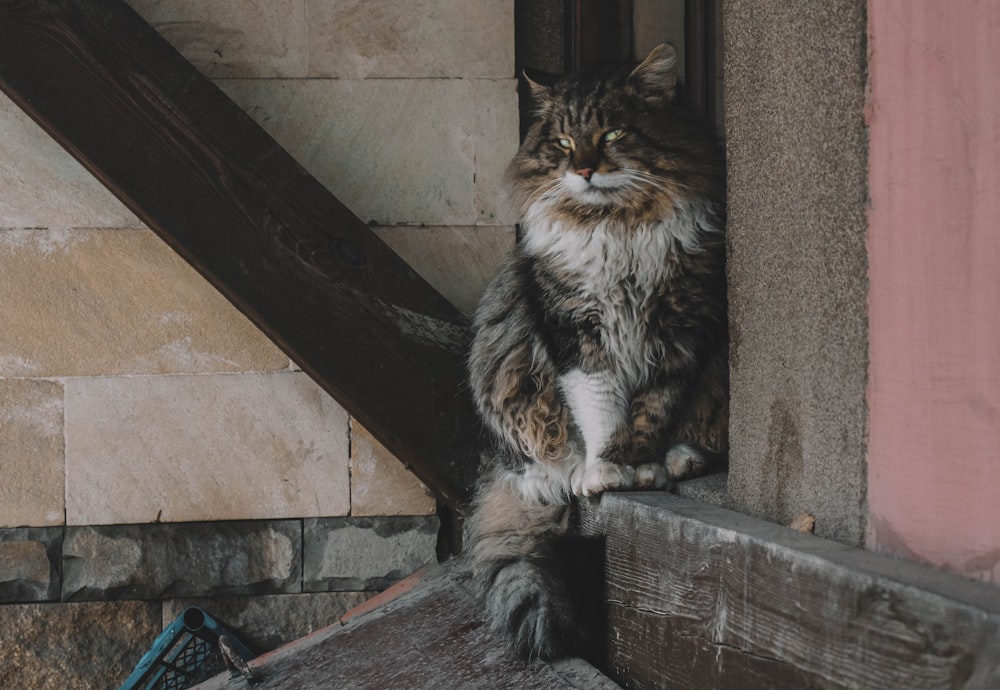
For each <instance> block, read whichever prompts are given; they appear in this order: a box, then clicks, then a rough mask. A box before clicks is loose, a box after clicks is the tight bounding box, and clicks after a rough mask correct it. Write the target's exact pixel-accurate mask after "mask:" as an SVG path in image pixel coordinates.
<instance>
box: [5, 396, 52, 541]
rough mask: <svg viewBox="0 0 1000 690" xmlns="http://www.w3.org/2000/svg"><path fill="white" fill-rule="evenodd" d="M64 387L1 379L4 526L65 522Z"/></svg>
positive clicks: (45, 524)
mask: <svg viewBox="0 0 1000 690" xmlns="http://www.w3.org/2000/svg"><path fill="white" fill-rule="evenodd" d="M63 473H64V465H63V389H62V386H61V385H60V384H58V383H56V382H54V381H31V380H21V381H16V380H0V477H3V480H2V481H0V527H19V526H32V527H42V526H47V525H61V524H63V522H64V519H63V516H64V500H63V495H64V493H63Z"/></svg>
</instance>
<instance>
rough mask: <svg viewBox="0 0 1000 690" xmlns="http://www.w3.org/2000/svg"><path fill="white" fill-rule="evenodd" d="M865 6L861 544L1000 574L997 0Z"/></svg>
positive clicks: (874, 1)
mask: <svg viewBox="0 0 1000 690" xmlns="http://www.w3.org/2000/svg"><path fill="white" fill-rule="evenodd" d="M868 12H869V19H868V21H869V39H870V53H871V60H870V70H871V94H870V102H869V112H868V118H869V125H870V128H871V129H870V135H871V139H870V173H869V175H870V178H869V180H870V185H871V210H870V214H869V234H868V245H869V246H868V250H869V258H870V300H871V302H870V324H869V328H870V356H871V362H870V380H869V391H868V397H869V405H870V412H869V414H870V420H869V421H870V425H869V429H870V436H869V446H868V506H869V513H870V519H869V527H868V532H869V533H868V545H869V547H870V548H873V549H876V550H878V551H882V552H887V553H892V554H895V555H899V556H903V557H905V558H910V559H913V560H918V561H924V562H929V563H932V564H935V565H937V566H939V567H942V568H944V569H945V570H949V571H952V572H957V573H960V574H963V575H966V576H969V577H974V578H978V579H982V580H986V581H990V582H994V583H997V584H1000V72H998V69H1000V2H998V1H997V0H978V1H977V0H951V1H950V2H943V1H939V2H913V0H869V3H868Z"/></svg>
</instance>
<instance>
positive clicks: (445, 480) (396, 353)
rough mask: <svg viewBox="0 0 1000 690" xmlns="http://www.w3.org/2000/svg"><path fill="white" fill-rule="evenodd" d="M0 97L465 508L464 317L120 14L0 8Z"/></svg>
mask: <svg viewBox="0 0 1000 690" xmlns="http://www.w3.org/2000/svg"><path fill="white" fill-rule="evenodd" d="M0 89H2V90H3V91H4V92H6V93H7V95H8V96H10V98H12V99H13V100H14V102H15V103H17V104H18V105H19V106H20V107H21V108H23V109H24V110H25V111H26V112H27V113H28V114H29V115H30V116H31V117H32V118H33V119H34V120H35V121H36V122H38V123H39V124H40V125H41V126H42V127H43V128H44V129H45V130H46V131H47V132H48V133H49V134H50V135H52V137H53V138H55V139H56V140H57V141H58V142H59V143H60V144H61V145H62V146H63V147H64V148H66V150H67V151H69V152H70V153H71V154H72V155H73V156H74V157H75V158H76V159H77V160H79V161H80V162H81V163H82V164H83V165H84V166H86V168H87V169H88V170H89V171H90V172H91V173H92V174H93V175H94V176H95V177H97V179H99V180H100V181H101V182H102V183H103V184H104V185H105V186H106V187H107V188H108V189H109V190H111V191H112V192H113V193H114V194H115V195H116V196H117V197H118V198H119V199H121V200H122V201H123V202H124V203H125V205H127V206H128V207H129V208H130V209H132V211H134V212H135V213H136V215H138V216H139V217H140V218H141V219H142V220H143V221H144V222H145V223H146V224H147V225H148V226H149V227H150V228H152V229H153V230H154V231H155V232H156V233H157V234H158V235H159V236H160V237H162V238H163V239H164V240H165V241H166V242H167V243H168V244H169V245H170V246H171V247H173V248H174V249H175V250H176V251H177V252H178V253H179V254H180V255H181V256H182V257H184V258H185V259H186V260H187V261H188V262H190V263H191V265H192V266H194V267H195V268H196V269H197V270H198V271H199V272H200V273H201V274H202V275H204V276H205V277H206V278H207V279H208V280H209V281H210V282H211V283H212V284H213V285H214V286H215V287H216V288H218V289H219V290H220V291H221V292H222V293H223V294H224V295H225V296H226V297H227V298H228V299H229V300H230V301H231V302H232V303H233V304H235V305H236V306H237V307H238V308H239V309H240V310H241V311H242V312H243V313H245V314H246V315H247V316H248V317H250V319H251V320H253V322H254V323H256V324H257V325H258V326H259V327H260V328H261V329H262V330H263V331H264V332H265V333H266V334H267V335H268V336H269V337H270V338H271V339H272V340H274V341H275V342H276V343H277V344H278V345H279V346H280V347H281V348H282V349H284V350H285V352H287V353H288V355H289V356H290V357H291V358H292V359H293V360H294V361H296V362H297V363H298V364H299V365H300V366H301V367H302V368H303V370H305V371H306V372H307V373H308V374H309V375H310V376H312V377H313V378H314V379H315V380H316V381H317V382H318V383H319V384H320V385H321V386H322V387H323V388H325V389H326V390H327V391H328V392H329V393H330V394H331V395H332V396H333V397H334V398H335V399H336V400H338V401H339V402H340V403H341V404H342V405H344V407H345V408H346V409H347V410H348V411H349V412H350V413H351V414H352V415H354V416H355V417H356V418H358V419H359V420H360V421H361V422H362V423H363V424H364V425H365V426H366V427H367V428H368V429H370V430H371V432H372V433H373V434H374V435H375V437H376V438H377V439H378V440H379V441H381V442H382V443H383V444H385V446H386V447H388V448H389V450H391V451H392V452H393V453H395V454H396V455H397V456H398V457H399V458H400V459H401V460H402V461H403V462H404V463H405V464H407V465H408V466H409V467H410V468H411V469H412V470H413V471H414V472H415V473H416V474H417V476H418V477H420V479H422V480H423V481H424V482H425V483H427V484H428V486H430V487H431V489H432V490H434V492H435V493H436V494H437V495H438V496H439V497H440V498H442V499H443V500H444V501H445V502H446V503H448V504H450V505H452V506H462V505H463V504H465V503H466V502H467V500H468V498H469V495H470V491H471V486H472V482H473V477H474V474H475V471H476V464H477V462H476V460H477V453H476V445H477V439H478V436H479V432H478V426H477V422H476V417H475V414H474V412H473V410H472V405H471V402H470V400H469V397H468V395H467V393H466V390H465V385H464V381H465V373H464V357H465V350H466V343H467V324H466V320H465V318H464V317H463V316H462V315H461V314H460V313H459V312H458V311H457V310H456V309H455V308H453V307H452V306H451V305H450V304H448V302H447V301H445V300H444V298H442V297H441V296H440V295H438V294H437V292H435V291H434V290H433V289H432V288H430V287H429V286H428V285H427V284H426V283H425V282H424V281H423V280H421V279H420V278H419V277H418V276H417V275H416V274H415V273H414V272H413V271H412V270H411V269H410V268H409V267H408V266H407V265H406V264H405V263H404V262H403V261H402V260H401V259H400V258H399V257H398V256H396V255H395V254H394V253H393V252H392V251H391V250H390V249H388V248H387V247H386V246H385V245H384V244H383V243H382V242H381V241H380V240H379V239H378V238H377V237H376V236H375V235H374V234H373V233H372V232H371V231H370V230H369V229H368V228H367V227H366V226H365V224H364V223H362V222H361V221H360V220H359V219H358V218H357V217H356V216H354V215H353V214H352V213H351V212H350V211H349V210H348V209H347V208H345V207H344V206H343V205H342V204H341V203H340V202H339V201H337V199H335V198H334V197H333V195H332V194H330V192H329V191H328V190H326V189H325V188H324V187H323V186H322V185H320V184H319V183H318V182H317V181H316V180H315V179H314V178H312V177H311V176H310V175H309V174H308V173H307V172H306V171H305V170H303V169H302V168H301V167H300V166H299V165H298V164H297V163H296V162H295V161H294V160H293V159H292V158H291V156H289V155H288V154H287V153H286V152H285V151H284V150H283V149H282V148H281V147H280V146H279V145H278V144H277V143H275V142H274V140H273V139H271V137H270V136H268V135H267V134H266V133H265V132H264V131H263V130H262V129H261V128H260V127H258V126H257V125H256V124H255V123H254V122H253V120H251V119H250V118H249V117H248V116H247V115H245V114H244V113H243V112H242V111H241V110H240V109H239V108H238V107H237V106H236V105H235V104H233V103H232V102H231V101H230V100H229V99H228V98H227V97H226V96H225V95H224V94H223V93H222V92H221V91H220V90H219V89H218V88H217V87H215V85H213V84H212V83H211V82H210V81H209V80H208V79H206V78H205V77H203V76H202V75H200V74H199V73H198V72H197V70H195V69H194V67H192V66H191V65H190V64H189V63H188V62H187V61H186V60H185V59H184V58H183V57H181V56H180V55H179V54H178V53H177V52H176V51H175V50H174V49H173V48H172V47H171V46H170V45H169V44H168V43H167V42H166V41H165V40H163V39H162V38H161V37H160V36H159V35H158V34H157V33H156V31H154V30H153V29H152V28H151V27H149V25H147V24H146V23H145V22H144V21H143V20H142V19H141V18H140V17H139V16H138V15H137V14H135V13H134V12H133V11H132V10H131V9H130V8H129V7H128V6H127V5H126V4H125V3H124V2H122V1H121V0H102V1H101V2H91V1H89V0H0ZM108 270H114V267H113V266H109V267H108Z"/></svg>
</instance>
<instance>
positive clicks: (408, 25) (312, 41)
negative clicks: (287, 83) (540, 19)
mask: <svg viewBox="0 0 1000 690" xmlns="http://www.w3.org/2000/svg"><path fill="white" fill-rule="evenodd" d="M306 8H307V10H308V16H309V72H310V75H311V76H313V77H336V78H341V79H363V78H365V77H378V78H400V77H418V78H420V77H495V78H510V77H513V76H514V2H513V0H409V1H408V2H394V1H393V0H365V1H364V2H362V1H360V0H348V1H347V2H329V1H328V0H307V3H306Z"/></svg>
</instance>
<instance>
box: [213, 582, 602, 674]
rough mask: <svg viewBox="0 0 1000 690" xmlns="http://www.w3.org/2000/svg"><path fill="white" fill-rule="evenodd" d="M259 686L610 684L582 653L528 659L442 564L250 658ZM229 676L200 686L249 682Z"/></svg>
mask: <svg viewBox="0 0 1000 690" xmlns="http://www.w3.org/2000/svg"><path fill="white" fill-rule="evenodd" d="M250 666H251V668H252V670H253V673H254V677H255V679H256V680H257V681H258V682H255V683H254V684H253V686H252V687H253V688H254V690H313V689H315V690H326V688H357V689H359V690H362V689H364V688H372V689H373V690H374V689H382V688H407V689H412V690H419V689H420V688H426V689H427V690H440V689H442V688H490V690H505V689H507V688H509V689H510V690H560V689H565V690H570V689H576V690H612V688H617V687H618V686H617V685H615V684H614V683H612V682H611V681H610V680H609V679H608V678H607V677H606V676H604V675H602V674H601V673H600V672H598V671H597V670H596V669H594V668H593V667H591V666H590V665H588V664H586V663H585V662H583V661H581V660H579V659H569V660H564V661H560V662H557V663H555V664H547V663H544V662H537V661H536V662H530V663H526V662H524V661H521V660H519V659H517V658H515V657H514V656H512V655H511V654H510V653H509V652H508V651H507V645H506V643H505V640H503V639H502V638H500V637H498V636H497V635H494V634H493V633H491V632H490V631H489V629H488V627H487V626H485V625H484V623H483V620H482V618H481V616H480V611H479V607H478V604H477V602H476V599H475V597H474V596H473V595H472V594H471V592H470V591H469V590H468V589H467V588H466V586H465V585H464V584H463V581H462V576H461V575H460V574H459V573H457V572H455V571H454V570H452V569H448V568H440V569H438V571H437V572H436V573H433V574H431V575H429V576H427V579H426V580H425V581H424V582H421V583H419V584H417V586H416V587H415V588H414V589H412V590H411V591H409V592H408V593H406V594H403V595H402V596H400V597H399V598H398V599H395V600H393V601H390V602H389V603H386V604H384V605H383V606H381V607H380V608H378V609H376V610H374V611H372V612H370V613H366V614H364V615H362V616H360V617H358V618H352V619H350V620H349V621H348V622H347V624H346V625H345V626H344V627H331V628H327V629H325V630H322V631H320V632H317V633H314V634H313V635H312V636H310V637H307V638H304V639H302V640H299V641H297V642H293V643H292V644H290V645H288V646H287V647H284V648H282V649H279V650H277V651H276V652H273V653H271V654H267V655H265V656H263V657H261V658H259V659H255V660H253V661H252V662H251V663H250ZM246 687H247V685H246V683H245V682H243V681H242V680H239V681H236V682H233V683H230V682H229V680H228V679H227V677H226V675H225V674H223V675H221V676H218V677H216V678H215V679H213V680H211V681H208V682H206V683H203V684H202V685H200V686H198V688H199V690H224V689H228V690H236V689H237V688H246Z"/></svg>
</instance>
